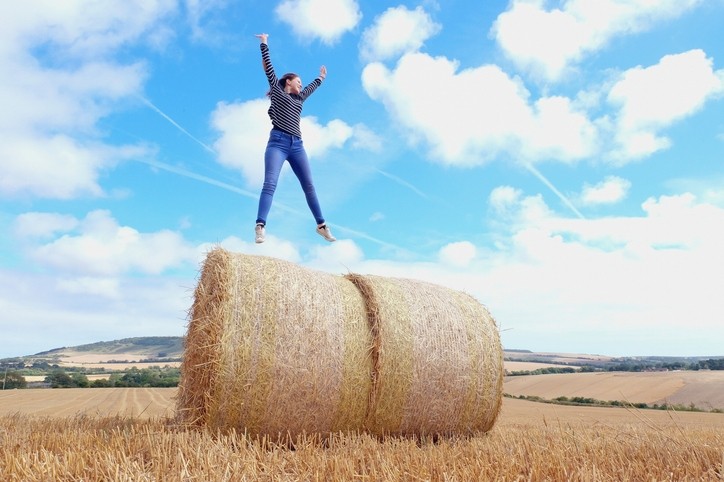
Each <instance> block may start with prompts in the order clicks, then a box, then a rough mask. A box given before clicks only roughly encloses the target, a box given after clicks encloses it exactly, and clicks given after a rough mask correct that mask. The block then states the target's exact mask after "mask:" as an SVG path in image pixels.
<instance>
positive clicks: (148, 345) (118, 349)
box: [22, 336, 184, 360]
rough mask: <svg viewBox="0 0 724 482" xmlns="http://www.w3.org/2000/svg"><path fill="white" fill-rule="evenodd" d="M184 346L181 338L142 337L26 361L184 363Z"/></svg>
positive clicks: (45, 354) (63, 350)
mask: <svg viewBox="0 0 724 482" xmlns="http://www.w3.org/2000/svg"><path fill="white" fill-rule="evenodd" d="M183 343H184V338H183V337H180V336H142V337H135V338H123V339H121V340H112V341H99V342H96V343H89V344H87V345H78V346H72V347H61V348H53V349H52V350H48V351H43V352H40V353H36V354H34V355H28V356H24V357H22V358H25V359H46V360H63V359H66V358H72V357H79V356H84V357H91V356H92V357H93V358H96V359H99V360H101V359H105V360H110V359H115V360H141V359H180V358H182V357H183V352H184V346H183Z"/></svg>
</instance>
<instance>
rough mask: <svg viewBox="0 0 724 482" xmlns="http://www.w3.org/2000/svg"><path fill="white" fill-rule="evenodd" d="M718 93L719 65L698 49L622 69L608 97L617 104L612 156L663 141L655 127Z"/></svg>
mask: <svg viewBox="0 0 724 482" xmlns="http://www.w3.org/2000/svg"><path fill="white" fill-rule="evenodd" d="M722 93H724V70H714V67H713V61H712V60H711V59H710V58H707V57H706V54H705V53H704V52H703V51H701V50H698V49H697V50H690V51H688V52H683V53H680V54H673V55H667V56H665V57H663V58H662V59H661V60H660V61H659V63H657V64H655V65H652V66H650V67H645V68H644V67H636V68H633V69H629V70H627V71H626V72H624V73H623V74H622V75H621V77H620V79H618V81H617V82H616V83H615V84H614V85H613V87H612V88H611V90H610V91H609V93H608V102H609V103H610V104H612V105H613V106H615V107H618V108H619V110H618V115H617V116H616V119H615V124H616V126H615V129H616V141H617V146H618V147H617V148H616V149H615V150H614V152H612V153H611V156H612V157H613V158H614V159H616V160H617V161H620V162H624V161H627V160H630V159H637V158H640V157H643V156H647V155H650V154H652V153H654V152H656V151H658V150H660V149H664V148H666V147H668V146H669V145H670V143H671V141H670V140H669V139H668V138H666V137H663V136H661V135H659V131H660V130H661V129H663V128H665V127H667V126H669V125H671V124H672V123H674V122H676V121H679V120H681V119H683V118H685V117H687V116H690V115H692V114H693V113H694V112H696V111H697V110H699V109H701V108H702V106H703V105H704V104H705V102H706V101H707V100H709V99H711V98H714V97H716V96H720V95H722Z"/></svg>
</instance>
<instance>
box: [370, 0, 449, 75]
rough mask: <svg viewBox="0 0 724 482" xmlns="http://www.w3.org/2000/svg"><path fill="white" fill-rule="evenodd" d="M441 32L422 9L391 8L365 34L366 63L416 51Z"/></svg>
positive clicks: (376, 19) (437, 25) (439, 27)
mask: <svg viewBox="0 0 724 482" xmlns="http://www.w3.org/2000/svg"><path fill="white" fill-rule="evenodd" d="M440 29H441V26H440V24H438V23H435V22H434V21H433V20H432V18H430V15H428V13H427V12H425V10H424V9H423V8H422V7H419V6H418V7H417V8H415V10H410V9H408V8H407V7H405V6H404V5H401V6H399V7H390V8H388V9H387V10H385V11H384V12H383V13H382V14H381V15H380V16H378V17H377V18H375V21H374V23H373V24H372V26H371V27H369V28H368V29H367V30H365V31H364V33H363V34H362V41H361V44H360V56H361V57H362V59H363V60H365V61H382V60H386V59H389V58H392V57H395V56H398V55H400V54H404V53H407V52H412V51H416V50H418V49H419V48H420V47H421V46H422V45H423V44H424V43H425V41H426V40H427V39H428V38H430V37H431V36H433V35H435V34H436V33H437V32H439V31H440Z"/></svg>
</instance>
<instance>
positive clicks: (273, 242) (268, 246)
mask: <svg viewBox="0 0 724 482" xmlns="http://www.w3.org/2000/svg"><path fill="white" fill-rule="evenodd" d="M252 234H253V233H252V230H251V228H250V229H249V238H252ZM216 246H221V247H222V248H224V249H227V250H229V251H231V252H234V253H245V254H252V255H260V256H271V257H274V258H278V259H283V260H285V261H289V262H291V263H299V262H300V261H301V260H302V256H301V254H300V253H299V249H297V247H296V245H295V244H294V243H292V242H291V241H288V240H285V239H282V238H279V237H277V236H275V235H274V234H271V233H270V232H269V230H267V235H266V241H264V242H263V243H262V244H256V243H251V242H247V241H244V240H243V239H240V238H238V237H236V236H230V237H228V238H226V239H224V240H223V241H221V243H218V245H217V244H214V245H211V244H204V245H202V246H201V247H200V249H199V252H200V253H202V254H203V256H204V257H205V256H206V253H207V252H208V251H210V250H211V249H212V248H214V247H216Z"/></svg>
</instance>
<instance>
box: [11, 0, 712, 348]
mask: <svg viewBox="0 0 724 482" xmlns="http://www.w3.org/2000/svg"><path fill="white" fill-rule="evenodd" d="M0 13H1V15H0V19H1V20H0V23H2V28H0V71H2V72H3V74H2V75H0V99H1V106H2V108H0V200H1V204H0V229H1V232H2V233H3V234H2V237H0V310H1V313H2V314H1V315H0V330H1V331H2V333H3V341H4V342H3V344H2V347H1V348H0V357H9V356H17V355H27V354H32V353H36V352H39V351H42V350H47V349H51V348H55V347H61V346H72V345H77V344H82V343H91V342H95V341H101V340H112V339H117V338H124V337H133V336H151V335H154V336H156V335H158V336H170V335H183V334H184V333H185V331H186V326H187V318H186V316H187V310H188V309H189V307H190V305H191V299H192V294H193V289H194V287H195V285H196V281H197V276H198V269H199V266H200V263H201V262H202V260H203V258H204V256H205V253H206V252H208V250H209V249H210V248H211V247H213V246H217V245H221V246H224V247H226V248H227V249H230V250H233V251H237V252H244V253H249V254H261V255H270V256H275V257H279V258H283V259H286V260H289V261H292V262H295V263H298V264H301V265H304V266H307V267H310V268H312V269H316V270H321V271H326V272H331V273H336V274H342V273H346V272H358V273H372V274H378V275H384V276H396V277H407V278H416V279H422V280H427V281H431V282H434V283H438V284H442V285H445V286H449V287H451V288H454V289H459V290H463V291H466V292H468V293H470V294H472V295H473V296H475V297H476V298H477V299H479V300H480V301H481V302H482V303H483V304H485V305H486V306H487V307H488V308H489V309H490V311H491V312H492V314H493V316H494V317H495V318H496V320H497V321H498V323H499V325H500V328H501V336H502V340H503V344H504V346H505V347H506V348H517V349H530V350H536V351H550V352H553V351H562V352H569V353H571V352H577V353H596V354H604V355H623V356H626V355H700V356H718V355H724V351H723V350H722V346H723V345H722V342H723V341H724V296H722V272H724V248H723V246H724V229H723V227H724V115H722V114H723V113H724V42H722V31H723V30H722V29H723V28H724V2H723V1H722V0H710V1H695V0H660V1H658V2H650V1H644V0H627V1H623V0H605V1H604V0H601V1H596V2H590V1H586V0H570V1H564V2H555V1H542V0H540V1H522V0H519V1H512V2H505V1H472V0H469V1H462V0H447V1H443V0H438V1H422V2H381V1H370V2H362V1H356V0H281V1H277V0H275V1H268V0H238V1H233V0H207V1H200V0H186V1H175V0H143V1H141V0H138V1H131V0H118V1H112V0H107V1H104V2H96V1H90V0H88V1H83V0H73V1H64V2H57V1H55V0H45V1H40V0H39V1H34V2H24V3H23V2H20V3H18V2H5V3H3V4H2V5H1V6H0ZM262 32H264V33H268V34H269V47H270V51H271V56H272V61H273V63H274V66H275V68H276V70H277V72H278V73H284V72H287V71H293V72H296V73H297V74H299V75H300V76H301V77H302V80H303V82H304V83H305V84H306V83H307V82H310V81H311V80H313V78H314V77H315V76H316V75H317V73H318V72H319V67H320V65H322V64H324V65H326V66H327V69H328V76H327V79H326V81H325V82H324V84H323V85H322V86H321V87H320V88H319V89H318V90H317V92H316V93H315V94H314V95H313V96H312V97H310V99H309V100H308V101H307V102H306V104H305V108H304V113H303V119H302V131H303V137H304V141H305V145H306V148H307V151H308V153H309V155H310V158H311V163H312V171H313V175H314V179H315V184H316V188H317V192H318V194H319V198H320V201H321V204H322V208H323V211H324V214H325V217H326V218H327V220H328V222H329V223H330V225H331V226H332V229H333V232H334V233H335V235H336V236H337V238H338V239H339V241H338V242H336V243H333V244H328V243H326V242H325V241H324V240H322V239H321V238H320V237H319V236H318V235H317V234H316V233H315V231H314V227H315V223H314V219H313V218H312V216H311V214H310V213H309V211H308V209H307V207H306V205H305V203H304V198H303V195H302V191H301V189H300V187H299V185H298V183H297V180H296V179H295V178H294V176H293V175H292V174H291V171H290V170H289V167H288V165H287V166H285V168H284V170H283V172H282V176H281V179H280V184H279V187H278V189H277V192H276V196H275V200H274V205H273V207H272V211H271V213H270V216H269V219H268V224H267V233H268V239H267V242H266V243H264V244H262V245H255V244H254V239H253V227H254V220H255V218H256V209H257V199H258V193H259V191H260V187H261V181H262V172H263V160H262V157H263V151H264V147H265V145H266V140H267V136H268V131H269V129H270V127H271V125H270V122H269V119H268V117H267V115H266V109H267V106H268V100H266V98H265V96H264V94H265V92H266V89H267V85H266V79H265V76H264V74H263V71H262V69H261V58H260V53H259V47H258V40H257V39H256V38H255V37H254V34H256V33H262Z"/></svg>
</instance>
